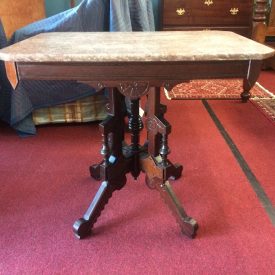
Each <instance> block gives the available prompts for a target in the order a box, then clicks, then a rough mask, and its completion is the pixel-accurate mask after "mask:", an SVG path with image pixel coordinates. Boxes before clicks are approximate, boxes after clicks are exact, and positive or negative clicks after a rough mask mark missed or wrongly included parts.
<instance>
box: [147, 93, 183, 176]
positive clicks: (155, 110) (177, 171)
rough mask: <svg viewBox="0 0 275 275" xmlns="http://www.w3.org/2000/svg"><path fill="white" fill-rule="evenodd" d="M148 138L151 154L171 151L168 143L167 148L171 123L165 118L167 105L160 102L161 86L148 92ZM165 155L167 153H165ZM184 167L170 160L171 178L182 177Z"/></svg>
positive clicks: (155, 155) (156, 154)
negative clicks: (166, 142)
mask: <svg viewBox="0 0 275 275" xmlns="http://www.w3.org/2000/svg"><path fill="white" fill-rule="evenodd" d="M147 108H148V110H147V120H146V127H147V133H148V134H147V139H148V144H149V145H148V153H149V154H150V155H151V156H154V157H157V156H158V155H159V154H161V152H162V153H165V151H167V152H166V155H167V154H168V153H169V148H168V145H166V146H167V148H165V140H166V139H167V135H168V134H169V133H170V132H171V125H170V124H169V123H168V122H167V121H166V120H165V119H164V114H165V112H166V110H167V108H166V106H165V105H162V104H160V88H151V91H150V93H149V94H148V105H147ZM163 156H164V157H165V154H164V155H163ZM182 170H183V167H182V165H181V164H178V163H175V164H172V163H170V162H169V172H170V178H171V179H178V178H180V177H181V174H182Z"/></svg>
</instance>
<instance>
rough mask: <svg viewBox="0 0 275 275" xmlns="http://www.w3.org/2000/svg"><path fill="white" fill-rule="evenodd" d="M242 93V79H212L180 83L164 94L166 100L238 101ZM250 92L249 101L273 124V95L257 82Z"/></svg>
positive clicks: (274, 97) (274, 119)
mask: <svg viewBox="0 0 275 275" xmlns="http://www.w3.org/2000/svg"><path fill="white" fill-rule="evenodd" d="M242 91H243V81H242V79H213V80H192V81H190V82H186V83H181V84H179V85H177V86H176V87H174V88H173V89H172V90H171V91H170V92H168V91H166V90H165V94H166V97H167V98H168V99H240V94H241V93H242ZM250 92H251V99H250V101H251V102H252V103H253V104H254V105H255V106H256V107H257V108H258V109H259V110H261V111H262V113H263V114H264V115H265V116H266V117H267V118H269V119H270V120H271V121H273V122H275V95H274V94H273V93H271V92H270V91H268V90H267V89H265V88H264V87H263V86H261V85H260V84H259V83H258V82H257V83H256V84H255V85H254V87H253V88H252V89H251V91H250Z"/></svg>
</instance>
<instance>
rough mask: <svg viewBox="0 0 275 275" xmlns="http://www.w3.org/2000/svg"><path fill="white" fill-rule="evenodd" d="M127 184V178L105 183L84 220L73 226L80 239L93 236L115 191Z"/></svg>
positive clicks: (81, 219)
mask: <svg viewBox="0 0 275 275" xmlns="http://www.w3.org/2000/svg"><path fill="white" fill-rule="evenodd" d="M125 183H126V177H122V178H121V180H120V181H119V182H118V181H111V182H109V181H103V182H102V184H101V186H100V188H99V189H98V191H97V193H96V195H95V197H94V199H93V201H92V203H91V204H90V206H89V208H88V210H87V211H86V213H85V214H84V216H83V218H80V219H79V220H77V221H76V222H75V223H74V225H73V231H74V234H75V235H76V237H77V238H78V239H83V238H85V237H87V236H88V235H90V234H91V230H92V227H93V225H94V224H95V223H96V221H97V219H98V217H99V216H100V215H101V212H102V210H103V209H104V208H105V205H106V204H107V203H108V201H109V199H110V198H111V197H112V194H113V192H114V191H116V190H119V189H121V188H122V187H123V186H124V185H125Z"/></svg>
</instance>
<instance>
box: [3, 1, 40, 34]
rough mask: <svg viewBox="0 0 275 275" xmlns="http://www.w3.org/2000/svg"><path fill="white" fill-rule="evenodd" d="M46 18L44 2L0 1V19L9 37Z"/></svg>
mask: <svg viewBox="0 0 275 275" xmlns="http://www.w3.org/2000/svg"><path fill="white" fill-rule="evenodd" d="M44 17H45V7H44V0H0V18H1V20H2V23H3V25H4V29H5V32H6V35H7V37H10V36H11V35H12V34H13V32H14V31H15V30H17V29H19V28H21V27H24V26H25V25H28V24H29V23H32V22H34V21H37V20H40V19H42V18H44Z"/></svg>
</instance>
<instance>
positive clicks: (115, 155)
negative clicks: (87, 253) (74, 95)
mask: <svg viewBox="0 0 275 275" xmlns="http://www.w3.org/2000/svg"><path fill="white" fill-rule="evenodd" d="M109 98H110V102H109V104H108V105H107V111H108V113H109V116H108V118H107V119H106V120H105V121H103V122H102V123H101V124H100V130H101V133H102V137H103V138H102V144H103V146H102V149H101V154H102V155H103V157H104V159H103V161H102V162H101V163H100V164H99V165H96V166H92V167H91V168H90V171H91V173H92V175H93V176H94V177H95V178H96V179H101V180H103V182H102V184H101V186H100V188H99V190H98V191H97V193H96V195H95V197H94V199H93V201H92V203H91V205H90V207H89V208H88V210H87V211H86V213H85V214H84V216H83V218H80V219H79V220H77V221H76V222H75V223H74V225H73V231H74V233H75V235H76V236H77V238H79V239H83V238H85V237H86V236H88V235H89V234H90V233H91V229H92V227H93V225H94V224H95V222H96V220H97V218H98V217H99V216H100V214H101V211H102V210H103V209H104V207H105V205H106V204H107V203H108V201H109V199H110V198H111V196H112V194H113V192H114V191H116V190H120V189H121V188H122V187H123V186H124V185H125V183H126V174H127V173H128V172H129V167H130V159H126V158H124V156H123V153H122V142H123V140H124V113H123V110H122V108H121V106H123V102H124V96H123V95H122V94H120V93H119V92H118V91H117V90H116V89H111V91H110V95H109Z"/></svg>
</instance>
